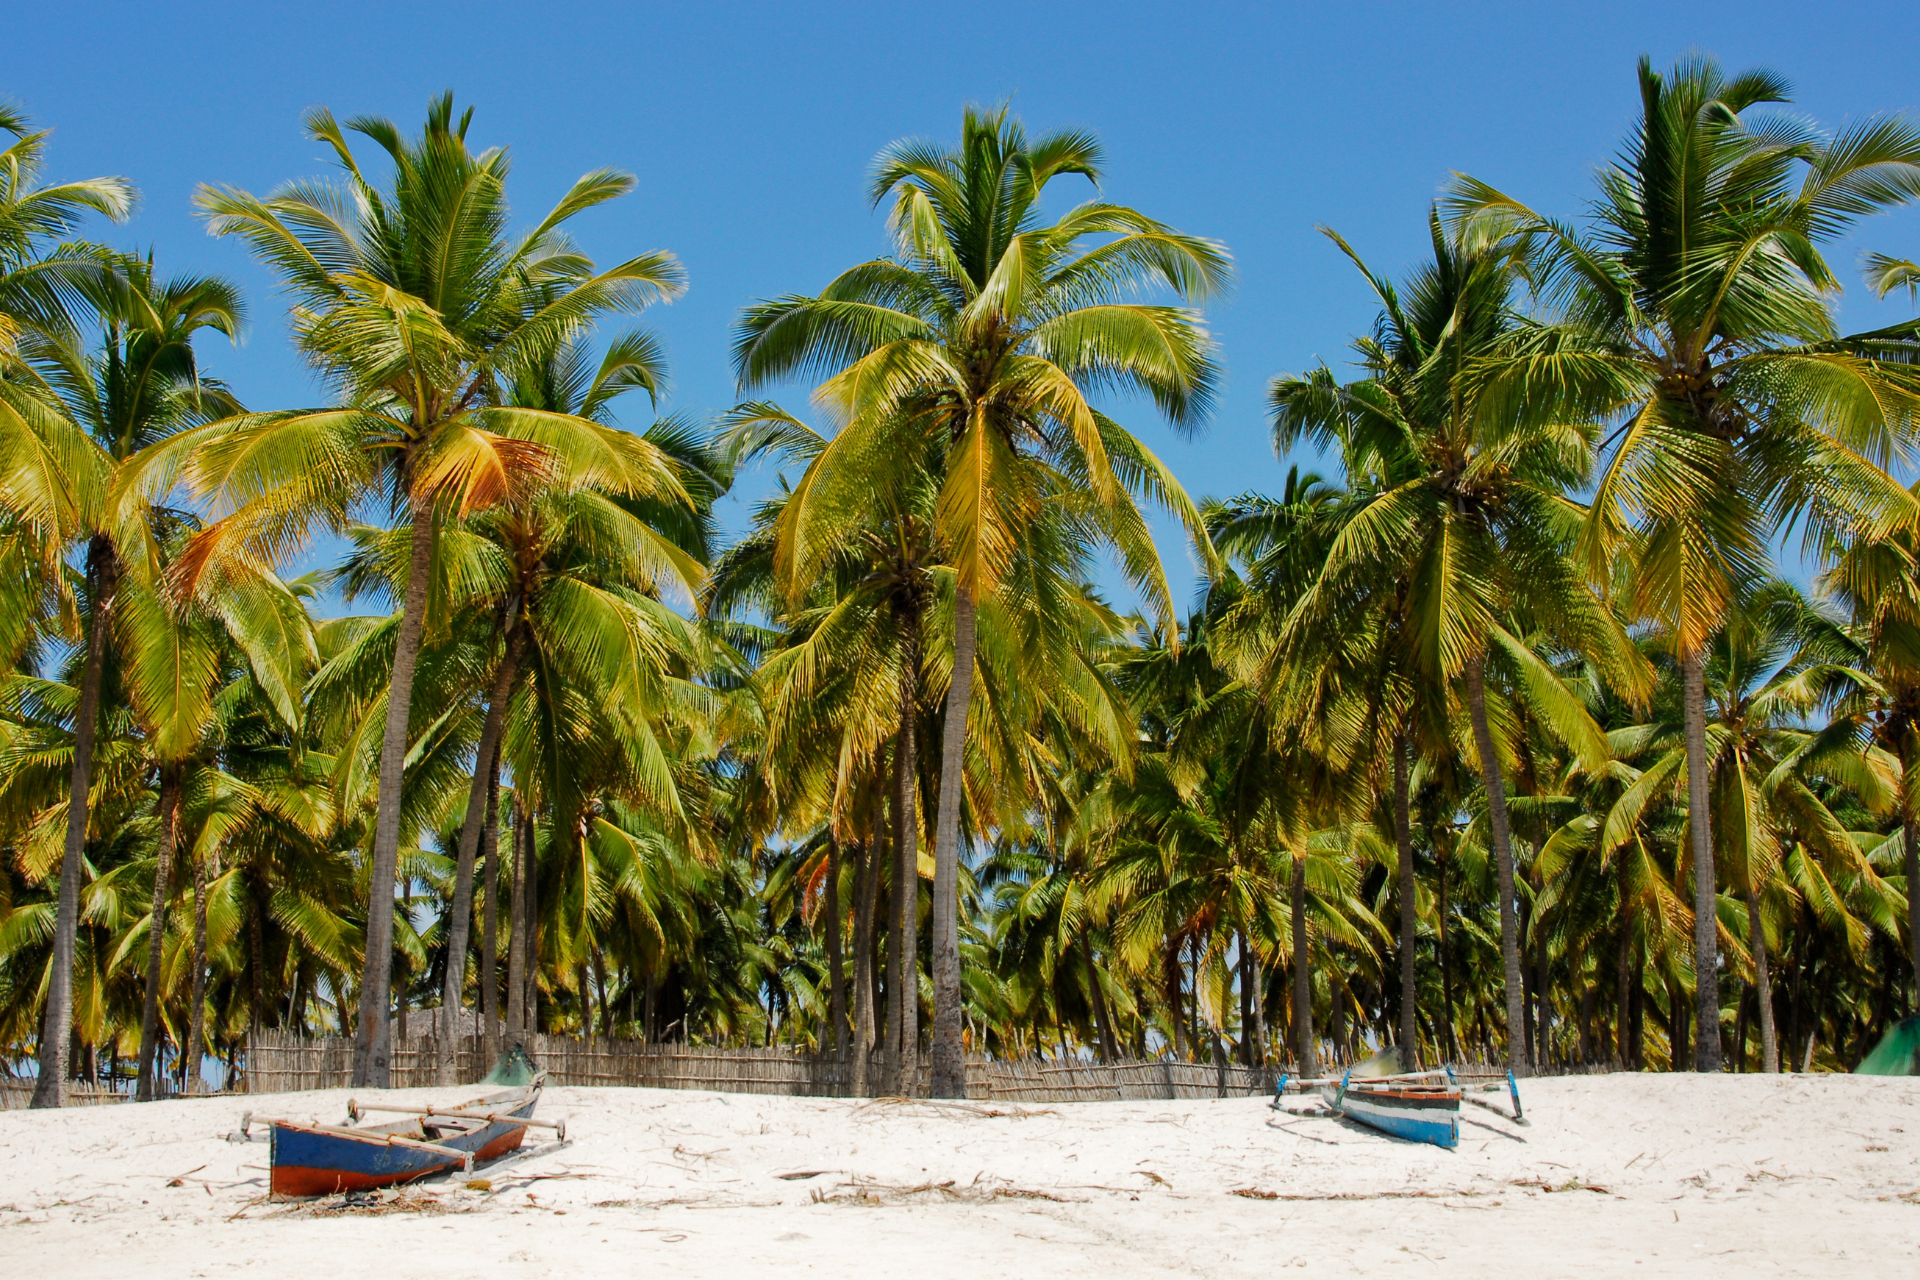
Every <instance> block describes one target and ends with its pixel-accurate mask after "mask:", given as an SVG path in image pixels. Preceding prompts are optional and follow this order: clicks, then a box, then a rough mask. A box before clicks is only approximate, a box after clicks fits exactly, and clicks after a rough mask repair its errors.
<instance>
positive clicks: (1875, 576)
mask: <svg viewBox="0 0 1920 1280" xmlns="http://www.w3.org/2000/svg"><path fill="white" fill-rule="evenodd" d="M1917 552H1920V547H1917V546H1916V539H1915V535H1914V533H1913V532H1912V531H1911V530H1908V529H1896V530H1890V531H1888V532H1886V533H1884V534H1881V535H1878V536H1868V537H1860V538H1856V539H1853V540H1852V541H1851V542H1849V543H1847V544H1845V545H1842V546H1837V547H1835V548H1832V550H1831V555H1832V559H1833V565H1832V567H1831V568H1830V569H1829V570H1828V571H1827V572H1826V573H1825V574H1823V575H1822V577H1821V581H1820V585H1821V587H1822V589H1823V590H1825V591H1827V592H1829V593H1830V594H1831V595H1832V597H1833V598H1834V599H1835V600H1837V601H1838V602H1839V603H1840V604H1841V605H1842V606H1843V607H1845V608H1846V609H1847V610H1848V612H1849V613H1850V614H1851V619H1850V620H1851V622H1852V627H1853V635H1854V638H1855V643H1856V644H1857V645H1858V646H1859V649H1860V657H1861V658H1862V660H1863V661H1862V663H1861V665H1862V666H1864V668H1865V673H1866V674H1865V678H1863V679H1862V680H1861V681H1860V689H1859V692H1858V694H1857V695H1856V696H1855V697H1854V698H1852V699H1850V700H1849V701H1850V702H1851V703H1852V704H1853V705H1851V706H1848V707H1846V708H1844V709H1845V711H1846V712H1847V713H1848V714H1849V715H1851V716H1852V717H1853V718H1855V719H1856V720H1858V721H1861V722H1863V723H1865V724H1866V725H1868V726H1870V728H1871V731H1872V734H1873V737H1874V740H1875V741H1876V743H1877V744H1878V745H1879V746H1880V747H1881V748H1883V749H1884V750H1886V751H1888V752H1890V753H1891V754H1892V755H1893V757H1894V759H1895V760H1897V761H1898V762H1899V775H1898V782H1897V794H1898V805H1899V816H1900V843H1901V852H1902V859H1903V871H1904V874H1905V881H1906V885H1907V890H1906V896H1907V946H1908V956H1909V962H1910V963H1912V964H1913V971H1914V997H1913V999H1914V1005H1915V1007H1920V889H1916V888H1915V886H1916V885H1920V568H1916V566H1920V554H1916V553H1917Z"/></svg>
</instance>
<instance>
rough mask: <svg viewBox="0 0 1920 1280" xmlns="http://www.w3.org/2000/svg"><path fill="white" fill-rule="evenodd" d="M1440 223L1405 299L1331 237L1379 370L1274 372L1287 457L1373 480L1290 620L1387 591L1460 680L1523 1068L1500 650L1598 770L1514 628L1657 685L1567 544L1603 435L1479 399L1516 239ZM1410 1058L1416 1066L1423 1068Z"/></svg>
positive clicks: (1566, 695)
mask: <svg viewBox="0 0 1920 1280" xmlns="http://www.w3.org/2000/svg"><path fill="white" fill-rule="evenodd" d="M1428 229H1429V232H1430V234H1431V239H1432V245H1433V255H1434V261H1433V264H1432V265H1431V266H1429V267H1423V268H1422V269H1421V270H1420V271H1419V272H1418V273H1416V274H1415V276H1414V277H1413V279H1412V280H1411V281H1410V282H1409V284H1408V286H1407V288H1406V290H1405V292H1404V294H1403V293H1402V291H1401V290H1399V289H1396V288H1395V286H1394V285H1393V284H1392V283H1391V282H1389V281H1388V280H1386V279H1384V278H1383V277H1381V276H1380V275H1378V274H1376V273H1375V272H1373V271H1372V270H1370V269H1369V268H1368V267H1367V266H1366V264H1365V263H1364V262H1362V261H1361V260H1360V258H1359V256H1358V255H1357V254H1355V253H1354V252H1353V251H1352V250H1351V249H1350V248H1348V246H1347V245H1346V242H1345V241H1343V240H1340V239H1339V237H1338V236H1334V237H1333V239H1334V241H1335V243H1336V244H1338V245H1339V246H1340V248H1341V249H1342V251H1343V252H1345V253H1346V254H1347V255H1348V256H1349V257H1350V258H1352V259H1353V261H1354V263H1355V265H1356V266H1358V267H1359V268H1360V272H1361V274H1362V276H1364V277H1365V279H1366V281H1367V283H1368V285H1369V286H1370V287H1371V288H1372V290H1373V292H1374V295H1375V297H1376V298H1377V299H1378V300H1379V302H1380V305H1381V308H1382V310H1381V314H1380V317H1379V319H1378V321H1377V322H1376V325H1375V329H1374V333H1373V335H1372V336H1370V337H1368V338H1364V339H1361V340H1360V341H1358V342H1357V343H1356V344H1355V346H1356V349H1357V350H1358V352H1359V354H1360V357H1361V362H1362V364H1363V366H1364V367H1365V369H1366V371H1367V373H1368V375H1369V376H1368V377H1367V378H1365V379H1364V380H1362V381H1359V382H1355V383H1348V384H1344V385H1342V384H1338V383H1336V382H1335V381H1334V379H1333V377H1332V375H1331V374H1330V372H1329V371H1328V370H1326V369H1325V367H1324V366H1323V367H1322V368H1321V369H1320V370H1318V371H1316V372H1315V373H1313V374H1310V375H1308V376H1307V377H1304V378H1281V379H1276V380H1275V382H1274V384H1273V387H1272V390H1271V392H1270V395H1271V399H1272V403H1273V406H1274V412H1275V428H1274V446H1275V449H1276V450H1278V451H1284V450H1285V449H1287V448H1289V447H1291V445H1292V444H1293V443H1294V442H1295V441H1296V440H1299V439H1307V440H1311V441H1313V442H1314V443H1316V444H1319V445H1321V446H1327V445H1338V446H1340V447H1341V448H1342V450H1343V454H1344V458H1345V461H1346V464H1347V468H1348V471H1349V474H1350V475H1352V476H1354V477H1356V481H1355V482H1356V483H1357V484H1359V485H1360V486H1361V491H1360V492H1359V493H1357V494H1356V495H1355V501H1354V503H1353V505H1352V508H1351V513H1350V515H1349V516H1348V518H1347V520H1346V522H1345V523H1344V525H1343V527H1342V528H1341V531H1340V534H1339V536H1338V537H1337V538H1335V539H1334V540H1333V542H1332V545H1331V546H1330V547H1329V549H1328V557H1327V561H1326V564H1325V566H1324V569H1323V570H1322V572H1321V574H1320V576H1319V578H1318V580H1317V581H1316V582H1315V584H1314V586H1313V588H1312V590H1311V591H1309V592H1308V593H1307V595H1306V596H1305V597H1304V598H1303V599H1302V601H1301V604H1300V605H1299V607H1298V612H1297V614H1296V619H1295V621H1294V624H1293V625H1294V626H1295V627H1299V628H1305V629H1308V630H1309V631H1311V632H1313V633H1319V632H1321V631H1322V630H1323V629H1324V628H1325V627H1326V626H1327V625H1328V624H1329V622H1331V621H1333V618H1334V616H1335V613H1336V611H1338V610H1341V609H1343V608H1351V607H1353V602H1354V601H1356V600H1370V598H1375V597H1378V596H1381V595H1388V596H1391V597H1393V598H1396V599H1397V600H1398V601H1399V602H1400V603H1399V607H1398V608H1396V609H1395V610H1394V611H1393V614H1392V617H1391V619H1390V621H1389V626H1390V628H1391V630H1392V632H1393V635H1394V638H1393V641H1392V643H1394V644H1395V645H1396V646H1397V647H1399V648H1401V649H1402V650H1403V651H1404V652H1403V654H1402V656H1401V657H1400V659H1399V660H1398V662H1397V663H1396V665H1397V666H1398V667H1400V668H1401V669H1403V670H1404V671H1406V672H1407V673H1408V674H1409V676H1410V677H1411V681H1412V687H1413V689H1414V690H1416V691H1417V692H1416V694H1415V696H1416V700H1418V699H1420V698H1422V697H1424V698H1426V699H1433V698H1435V697H1440V696H1443V695H1442V693H1441V691H1443V690H1446V689H1449V688H1451V687H1457V684H1458V683H1462V682H1463V683H1464V685H1465V693H1466V702H1467V710H1468V714H1469V717H1470V721H1471V725H1472V733H1473V744H1474V748H1475V751H1476V754H1477V757H1478V761H1477V762H1478V766H1479V771H1480V775H1481V781H1482V783H1483V785H1484V787H1485V789H1486V797H1487V814H1488V823H1489V827H1490V829H1491V834H1492V837H1493V845H1494V852H1495V856H1496V859H1497V869H1498V873H1499V881H1500V938H1501V953H1502V956H1503V959H1504V963H1505V965H1506V970H1507V984H1506V985H1507V991H1506V998H1507V1016H1508V1025H1509V1035H1508V1037H1507V1042H1508V1053H1509V1062H1510V1065H1511V1066H1512V1067H1513V1068H1514V1069H1515V1070H1522V1069H1524V1068H1525V1066H1526V1063H1525V1061H1524V1055H1523V1053H1522V1052H1521V1048H1522V1042H1521V1038H1520V1037H1519V1036H1518V1035H1515V1034H1512V1029H1513V1028H1515V1027H1518V1026H1519V1025H1520V1014H1521V980H1520V943H1519V924H1518V917H1517V913H1516V910H1515V903H1514V856H1513V837H1512V832H1511V826H1510V823H1509V820H1508V814H1507V799H1506V784H1505V779H1504V778H1503V776H1502V763H1501V758H1500V753H1499V752H1498V751H1497V750H1496V747H1495V741H1494V735H1493V731H1492V725H1491V722H1490V719H1489V716H1488V711H1487V687H1486V674H1487V667H1488V659H1489V658H1490V657H1492V658H1494V659H1495V661H1496V666H1497V668H1503V669H1506V670H1510V671H1511V672H1512V678H1513V684H1514V687H1515V688H1516V690H1517V691H1519V692H1520V693H1521V694H1522V696H1523V697H1525V698H1526V699H1527V700H1528V701H1529V702H1530V704H1531V705H1532V708H1533V711H1534V713H1535V715H1536V716H1538V717H1540V718H1541V719H1542V720H1543V721H1544V722H1545V723H1547V724H1548V725H1550V726H1551V727H1552V728H1553V729H1555V730H1556V731H1558V732H1559V733H1561V734H1562V735H1564V736H1565V737H1566V738H1567V740H1568V741H1570V742H1573V743H1574V744H1576V746H1577V747H1578V749H1579V750H1580V752H1581V755H1582V756H1583V759H1584V761H1585V763H1586V764H1587V765H1588V767H1590V768H1591V767H1593V766H1594V765H1596V764H1597V763H1598V761H1599V760H1601V759H1603V758H1604V757H1605V754H1606V745H1605V742H1604V740H1603V739H1602V737H1601V734H1600V730H1599V727H1598V726H1597V725H1596V724H1594V722H1593V720H1592V718H1591V717H1590V716H1589V715H1588V714H1587V712H1586V710H1585V708H1584V707H1583V706H1582V705H1581V703H1580V701H1579V699H1578V698H1577V697H1576V696H1574V694H1573V693H1572V692H1571V691H1570V690H1568V689H1567V688H1566V687H1565V686H1564V685H1563V684H1562V682H1561V681H1560V680H1559V679H1558V677H1557V676H1556V674H1555V673H1554V672H1553V671H1552V669H1551V668H1550V667H1548V666H1547V665H1546V664H1544V663H1542V662H1541V661H1540V660H1539V659H1538V658H1537V657H1536V656H1535V655H1534V653H1533V650H1532V649H1531V648H1530V647H1529V646H1528V645H1526V644H1523V643H1522V642H1521V641H1520V639H1519V638H1517V637H1516V636H1515V635H1514V634H1513V632H1512V631H1511V630H1509V627H1517V626H1518V624H1517V623H1516V618H1520V619H1525V620H1528V621H1530V622H1531V624H1532V625H1533V626H1534V627H1536V628H1538V627H1546V628H1550V629H1551V630H1552V631H1553V632H1555V633H1556V638H1557V639H1558V640H1560V641H1561V643H1562V644H1563V645H1564V646H1565V647H1566V648H1567V649H1568V650H1570V651H1575V652H1583V653H1587V654H1589V655H1591V656H1592V657H1593V659H1594V661H1595V662H1596V663H1597V664H1598V665H1599V667H1600V669H1601V670H1603V671H1605V672H1606V673H1607V674H1608V675H1612V676H1615V677H1617V678H1620V679H1623V680H1625V681H1626V682H1627V683H1628V684H1629V687H1631V688H1635V689H1639V690H1641V691H1644V689H1645V687H1646V685H1647V684H1648V682H1649V681H1648V678H1647V676H1646V673H1644V672H1643V671H1641V670H1639V669H1638V667H1637V666H1636V665H1635V664H1636V662H1637V659H1638V655H1637V653H1635V651H1634V650H1633V648H1632V646H1631V645H1630V644H1629V643H1628V641H1627V638H1626V636H1625V634H1624V632H1623V631H1622V630H1621V628H1620V627H1619V626H1618V625H1617V623H1615V621H1614V619H1613V617H1612V615H1611V614H1610V613H1609V612H1608V611H1607V610H1606V609H1605V608H1604V607H1603V606H1602V605H1601V603H1600V601H1599V600H1598V599H1597V598H1596V597H1595V596H1594V595H1593V593H1592V592H1591V591H1590V590H1589V589H1588V588H1587V586H1586V585H1585V584H1584V583H1583V582H1582V581H1581V579H1580V576H1579V574H1578V573H1577V572H1576V571H1575V569H1574V567H1573V566H1572V564H1571V562H1570V561H1569V560H1568V558H1567V554H1566V553H1567V551H1568V550H1569V549H1570V547H1571V544H1572V541H1573V537H1574V535H1575V534H1576V532H1577V530H1578V527H1579V515H1580V513H1579V508H1578V507H1577V506H1576V505H1575V504H1574V503H1573V502H1572V501H1571V500H1570V499H1569V498H1568V497H1567V494H1568V492H1569V491H1570V490H1572V489H1574V488H1577V487H1578V486H1579V485H1580V484H1582V483H1583V482H1584V480H1585V478H1586V475H1587V472H1588V469H1589V462H1590V457H1591V453H1590V450H1591V436H1592V433H1591V431H1590V430H1589V429H1587V428H1585V427H1581V426H1570V425H1566V424H1564V423H1561V422H1559V421H1556V420H1553V419H1545V420H1541V419H1538V418H1536V417H1534V416H1533V415H1532V414H1529V413H1528V412H1527V411H1526V405H1525V403H1524V402H1523V403H1522V404H1521V405H1520V406H1519V407H1518V412H1516V411H1515V408H1516V406H1515V405H1514V404H1513V403H1512V402H1511V401H1505V402H1503V401H1499V400H1494V401H1492V402H1491V403H1487V402H1483V398H1482V397H1481V396H1480V395H1479V394H1478V388H1477V387H1476V386H1475V384H1474V381H1473V375H1474V374H1475V373H1476V372H1477V363H1478V362H1482V361H1485V360H1487V359H1489V358H1492V357H1497V356H1498V355H1499V354H1501V353H1502V352H1503V351H1504V350H1505V349H1506V348H1509V347H1511V346H1512V344H1513V342H1514V341H1515V337H1516V334H1517V332H1518V331H1519V330H1520V328H1521V324H1522V322H1521V319H1520V317H1519V316H1518V315H1516V314H1515V312H1514V309H1513V306H1512V294H1513V292H1514V286H1515V283H1516V268H1517V266H1518V263H1517V260H1516V255H1515V254H1514V251H1513V248H1514V246H1513V245H1512V243H1510V242H1504V241H1493V242H1476V241H1471V240H1469V241H1466V242H1461V241H1457V240H1455V239H1453V238H1450V237H1449V236H1448V235H1447V234H1446V231H1445V228H1444V227H1443V226H1442V224H1441V221H1440V218H1439V214H1438V211H1437V210H1436V211H1435V212H1434V213H1433V214H1432V215H1431V216H1430V217H1429V219H1428ZM1329 234H1331V233H1329ZM1548 403H1551V401H1548ZM1638 666H1644V664H1638ZM1407 751H1408V743H1407V735H1406V734H1405V733H1404V732H1403V733H1400V734H1398V735H1396V736H1395V740H1394V743H1393V777H1394V829H1395V833H1396V843H1397V844H1398V847H1399V854H1400V880H1401V886H1400V894H1401V931H1402V944H1401V988H1402V993H1403V994H1402V1002H1401V1012H1400V1018H1401V1036H1402V1044H1403V1046H1406V1047H1407V1048H1406V1056H1407V1057H1408V1058H1409V1059H1411V1056H1412V1055H1411V1049H1410V1046H1411V1045H1412V1043H1413V1037H1414V1034H1415V1029H1414V1028H1415V1020H1414V1013H1415V1011H1414V1007H1413V1006H1414V992H1415V990H1416V984H1415V979H1414V970H1413V947H1412V936H1413V933H1414V929H1415V924H1414V898H1415V886H1414V883H1413V857H1412V845H1411V837H1410V835H1409V825H1410V824H1409V818H1408V800H1407V776H1408V769H1407V760H1406V757H1407ZM1407 1069H1409V1070H1412V1069H1414V1068H1413V1065H1412V1063H1411V1061H1409V1062H1408V1064H1407Z"/></svg>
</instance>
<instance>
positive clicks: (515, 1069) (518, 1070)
mask: <svg viewBox="0 0 1920 1280" xmlns="http://www.w3.org/2000/svg"><path fill="white" fill-rule="evenodd" d="M537 1074H538V1073H537V1072H536V1071H535V1070H534V1066H533V1060H532V1059H531V1058H529V1057H527V1051H526V1049H524V1048H523V1047H521V1046H520V1045H517V1044H515V1045H508V1046H507V1050H506V1052H504V1053H502V1054H501V1055H500V1056H499V1057H498V1058H496V1059H494V1063H493V1070H491V1071H489V1072H487V1074H486V1075H484V1076H482V1077H480V1083H481V1084H497V1085H500V1086H501V1087H502V1088H506V1089H512V1088H515V1087H516V1086H519V1085H523V1084H532V1083H533V1077H534V1076H535V1075H537Z"/></svg>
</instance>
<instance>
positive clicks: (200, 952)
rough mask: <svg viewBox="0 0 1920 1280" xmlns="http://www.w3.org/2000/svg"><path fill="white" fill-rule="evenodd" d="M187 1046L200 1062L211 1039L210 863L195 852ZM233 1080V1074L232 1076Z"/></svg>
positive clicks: (229, 1076) (230, 1074) (229, 1074)
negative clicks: (209, 1016) (208, 967)
mask: <svg viewBox="0 0 1920 1280" xmlns="http://www.w3.org/2000/svg"><path fill="white" fill-rule="evenodd" d="M188 998H189V999H190V1000H191V1001H192V1003H191V1004H189V1005H188V1006H187V1043H188V1044H190V1045H192V1046H193V1050H192V1052H193V1055H194V1057H195V1059H196V1060H197V1059H198V1058H199V1055H200V1046H201V1045H202V1044H204V1043H206V1035H207V863H206V860H205V859H204V858H202V857H200V856H199V853H198V851H197V850H196V851H195V854H194V858H193V994H192V995H191V996H190V997H188ZM227 1074H228V1078H229V1080H230V1079H231V1078H232V1074H233V1073H232V1072H228V1073H227Z"/></svg>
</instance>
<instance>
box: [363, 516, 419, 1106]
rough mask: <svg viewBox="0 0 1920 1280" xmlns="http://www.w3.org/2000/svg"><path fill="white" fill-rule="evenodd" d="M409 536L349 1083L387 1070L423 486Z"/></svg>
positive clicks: (367, 1081)
mask: <svg viewBox="0 0 1920 1280" xmlns="http://www.w3.org/2000/svg"><path fill="white" fill-rule="evenodd" d="M408 514H409V516H410V517H411V519H412V521H413V538H412V541H411V543H410V545H409V546H408V549H407V594H406V596H405V598H404V599H403V601H402V603H401V607H400V634H399V635H398V636H396V637H395V639H394V647H393V679H392V682H391V683H390V684H389V686H388V689H387V723H386V729H385V732H384V733H383V735H382V736H381V740H380V791H379V798H378V801H377V804H376V807H375V810H374V824H373V867H372V876H371V878H370V879H369V881H368V886H369V887H368V890H367V964H366V970H365V972H364V973H363V974H362V975H361V979H360V1026H359V1028H358V1029H357V1034H356V1035H355V1036H354V1040H353V1083H354V1087H356V1088H362V1089H384V1088H386V1087H387V1084H388V1081H389V1079H390V1078H391V1076H390V1072H389V1065H390V1064H389V1061H388V1059H389V1055H390V1050H391V1046H390V1045H389V1044H388V1040H389V1038H390V1035H391V1032H390V1031H389V1029H388V1026H387V1015H388V1006H390V1005H391V1004H392V1002H393V1001H392V995H393V992H392V984H393V884H394V878H395V876H396V874H397V873H398V871H399V865H400V784H401V781H402V778H403V775H404V773H405V770H406V761H407V716H408V710H409V704H411V702H412V701H413V669H414V665H415V663H416V662H417V661H418V660H419V657H420V634H421V630H422V628H423V626H424V625H425V623H426V614H427V578H428V571H429V569H430V568H431V567H432V561H433V508H432V504H431V503H430V502H429V501H428V500H427V498H426V497H425V496H424V495H422V494H414V495H413V496H412V498H411V501H410V502H409V512H408Z"/></svg>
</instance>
